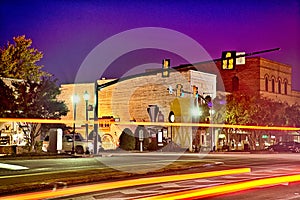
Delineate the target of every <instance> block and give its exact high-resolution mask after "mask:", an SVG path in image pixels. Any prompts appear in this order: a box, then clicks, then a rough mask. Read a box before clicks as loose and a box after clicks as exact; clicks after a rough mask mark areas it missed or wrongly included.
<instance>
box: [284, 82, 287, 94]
mask: <svg viewBox="0 0 300 200" xmlns="http://www.w3.org/2000/svg"><path fill="white" fill-rule="evenodd" d="M284 94H287V81H286V80H285V81H284Z"/></svg>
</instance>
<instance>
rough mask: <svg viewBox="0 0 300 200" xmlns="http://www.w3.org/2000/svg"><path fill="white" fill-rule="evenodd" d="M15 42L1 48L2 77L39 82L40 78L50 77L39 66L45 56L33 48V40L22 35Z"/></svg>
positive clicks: (0, 72)
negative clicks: (38, 63)
mask: <svg viewBox="0 0 300 200" xmlns="http://www.w3.org/2000/svg"><path fill="white" fill-rule="evenodd" d="M13 40H14V44H11V43H10V42H8V43H7V45H6V46H4V47H3V48H0V56H1V57H0V58H1V59H0V77H6V78H14V79H24V80H32V81H39V79H40V77H43V76H50V74H48V73H47V72H45V71H42V70H41V69H42V67H43V66H39V65H37V62H38V61H40V59H41V58H42V57H43V54H42V52H40V51H38V50H37V49H35V48H32V47H31V45H32V40H31V39H26V38H25V35H22V36H18V37H14V38H13Z"/></svg>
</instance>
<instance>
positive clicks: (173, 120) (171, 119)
mask: <svg viewBox="0 0 300 200" xmlns="http://www.w3.org/2000/svg"><path fill="white" fill-rule="evenodd" d="M169 122H170V123H174V122H175V114H174V112H173V111H171V112H170V113H169ZM172 129H173V128H172V125H171V141H172V137H173V136H172V134H173V133H172V132H173V130H172Z"/></svg>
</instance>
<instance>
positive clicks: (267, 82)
mask: <svg viewBox="0 0 300 200" xmlns="http://www.w3.org/2000/svg"><path fill="white" fill-rule="evenodd" d="M265 90H266V92H268V91H269V79H268V77H267V76H266V77H265Z"/></svg>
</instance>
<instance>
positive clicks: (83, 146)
mask: <svg viewBox="0 0 300 200" xmlns="http://www.w3.org/2000/svg"><path fill="white" fill-rule="evenodd" d="M73 137H74V134H73V133H70V134H63V136H62V151H63V152H72V147H73ZM49 140H50V136H49V135H47V136H46V137H45V139H44V140H43V146H42V150H43V151H45V152H48V151H49ZM74 151H75V153H77V154H83V153H93V152H92V151H93V143H92V141H90V140H89V141H87V140H85V139H84V138H83V137H82V135H81V134H80V133H76V134H75V142H74Z"/></svg>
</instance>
